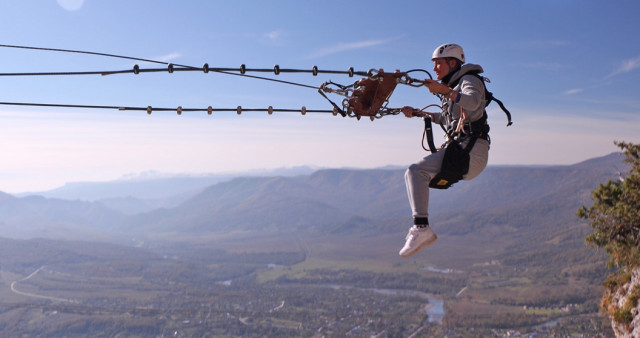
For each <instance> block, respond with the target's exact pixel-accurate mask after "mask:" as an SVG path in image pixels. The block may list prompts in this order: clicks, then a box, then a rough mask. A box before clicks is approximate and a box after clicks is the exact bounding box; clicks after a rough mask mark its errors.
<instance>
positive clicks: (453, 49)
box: [431, 43, 464, 63]
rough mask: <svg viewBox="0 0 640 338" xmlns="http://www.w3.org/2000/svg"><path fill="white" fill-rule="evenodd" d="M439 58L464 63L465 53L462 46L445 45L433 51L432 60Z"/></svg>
mask: <svg viewBox="0 0 640 338" xmlns="http://www.w3.org/2000/svg"><path fill="white" fill-rule="evenodd" d="M437 58H454V59H457V60H458V61H460V62H462V63H464V51H463V50H462V47H460V45H456V44H455V43H445V44H444V45H441V46H439V47H438V48H436V50H434V51H433V55H432V56H431V60H433V59H437Z"/></svg>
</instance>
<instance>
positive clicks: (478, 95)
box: [433, 64, 485, 129]
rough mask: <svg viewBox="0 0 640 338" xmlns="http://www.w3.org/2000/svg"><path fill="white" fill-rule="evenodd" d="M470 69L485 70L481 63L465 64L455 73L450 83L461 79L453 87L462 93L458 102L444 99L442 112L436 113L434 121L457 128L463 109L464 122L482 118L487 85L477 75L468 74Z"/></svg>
mask: <svg viewBox="0 0 640 338" xmlns="http://www.w3.org/2000/svg"><path fill="white" fill-rule="evenodd" d="M469 71H479V72H480V73H482V72H483V69H482V67H481V66H480V65H474V64H465V65H462V67H461V68H460V70H458V71H457V72H456V73H454V74H453V76H452V77H451V79H450V80H449V83H447V85H449V86H450V85H451V84H452V83H455V82H456V81H457V80H458V79H460V81H459V82H458V84H457V85H456V86H455V87H453V90H454V91H457V92H459V93H460V98H459V99H458V102H453V100H449V99H447V98H443V100H442V113H440V114H434V116H433V121H434V122H435V123H439V124H443V125H444V126H445V127H447V128H451V129H455V128H456V127H457V125H458V121H459V120H460V115H461V110H464V113H465V115H466V119H465V120H464V121H463V123H465V124H467V123H470V122H474V121H477V120H479V119H481V118H482V116H483V114H484V108H485V97H484V96H485V87H484V83H483V81H482V80H480V79H479V78H478V77H477V76H474V75H470V74H467V73H468V72H469Z"/></svg>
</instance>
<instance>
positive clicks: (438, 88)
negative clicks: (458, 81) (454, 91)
mask: <svg viewBox="0 0 640 338" xmlns="http://www.w3.org/2000/svg"><path fill="white" fill-rule="evenodd" d="M424 85H425V86H426V87H427V88H428V89H429V91H430V92H432V93H433V94H441V95H446V94H448V93H450V92H451V88H449V87H448V86H446V85H443V84H442V83H440V82H438V81H436V80H424Z"/></svg>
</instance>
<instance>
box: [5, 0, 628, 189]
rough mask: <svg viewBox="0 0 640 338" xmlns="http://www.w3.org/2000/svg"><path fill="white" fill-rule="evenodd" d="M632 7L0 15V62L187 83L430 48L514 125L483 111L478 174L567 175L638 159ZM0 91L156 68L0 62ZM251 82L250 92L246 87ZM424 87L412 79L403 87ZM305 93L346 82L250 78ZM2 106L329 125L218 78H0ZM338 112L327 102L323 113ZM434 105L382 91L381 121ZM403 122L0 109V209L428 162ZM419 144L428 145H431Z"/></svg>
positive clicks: (419, 65)
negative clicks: (482, 84)
mask: <svg viewBox="0 0 640 338" xmlns="http://www.w3.org/2000/svg"><path fill="white" fill-rule="evenodd" d="M639 15H640V2H637V1H606V2H605V1H590V0H575V1H569V0H566V1H562V0H561V1H544V0H542V1H502V0H496V1H474V0H460V1H456V2H448V1H438V2H435V1H393V2H391V1H380V0H369V1H331V0H328V1H322V2H320V1H258V0H255V1H215V0H192V1H189V0H184V1H159V0H140V1H130V0H126V1H125V0H109V1H106V0H102V1H99V0H57V1H56V0H41V1H37V2H36V1H3V2H0V31H2V32H3V34H2V38H0V44H2V45H19V46H32V47H45V48H58V49H70V50H82V51H91V52H98V53H107V54H117V55H124V56H129V57H135V58H142V59H148V60H156V61H161V62H172V63H175V64H181V65H189V66H196V67H200V66H202V65H203V64H204V63H205V62H206V63H208V64H209V65H210V66H211V67H233V68H238V67H240V65H241V64H246V66H247V67H248V68H272V67H274V65H279V66H280V67H282V68H300V69H311V68H312V67H313V66H317V67H318V68H319V69H326V70H347V69H348V68H349V67H353V68H354V69H355V70H357V71H367V70H369V69H384V70H386V71H393V70H396V69H398V70H401V71H408V70H412V69H425V70H428V71H429V72H431V73H432V74H433V72H432V67H433V65H432V62H431V61H430V59H431V53H432V52H433V50H434V49H435V48H436V47H437V46H439V45H440V44H443V43H458V44H460V45H461V46H462V47H463V48H464V50H465V54H466V57H467V62H468V63H473V64H479V65H481V66H482V67H483V68H484V70H485V73H484V75H485V76H486V77H488V78H489V79H490V80H491V83H490V84H489V85H488V87H489V90H490V91H492V92H493V93H494V95H495V96H496V97H497V98H499V99H501V100H502V101H503V102H504V103H505V105H506V106H507V108H508V109H509V110H510V111H511V113H512V115H513V120H514V124H513V125H512V126H510V127H506V122H507V121H506V118H505V116H504V114H503V113H502V111H501V110H500V109H499V108H498V106H497V105H496V104H492V105H490V106H489V107H488V113H489V121H490V124H491V139H492V144H491V151H490V159H489V165H568V164H574V163H578V162H581V161H584V160H587V159H590V158H594V157H599V156H604V155H607V154H609V153H611V152H614V151H618V150H619V149H618V148H617V147H616V146H615V145H614V141H627V142H633V143H640V95H638V90H639V89H640V84H639V82H638V81H637V80H636V79H637V77H638V76H639V75H640V38H639V37H638V33H639V32H640V21H638V20H637V17H638V16H639ZM0 60H2V62H0V73H2V74H6V73H22V72H65V71H104V70H123V69H131V68H132V67H133V65H134V64H139V66H140V67H141V68H157V67H164V66H162V65H158V64H153V63H149V62H140V61H133V60H127V59H122V58H112V57H104V56H96V55H86V54H72V53H60V52H51V51H37V50H26V49H15V48H6V47H0ZM258 75H265V74H258ZM420 75H422V77H424V76H425V74H424V73H416V77H420ZM265 76H270V77H275V78H277V79H281V80H285V81H291V82H296V83H302V84H305V85H308V86H312V87H318V86H320V85H321V84H322V83H324V82H326V81H333V82H336V83H340V84H344V85H350V84H352V83H354V82H355V81H356V80H358V79H359V78H360V77H357V76H356V77H355V78H350V77H348V76H347V75H337V74H332V75H318V76H313V75H311V74H295V75H294V74H280V75H277V76H276V75H273V74H266V75H265ZM0 81H2V87H1V88H2V98H0V101H1V102H25V103H53V104H77V105H106V106H132V107H146V106H153V107H170V108H173V107H176V108H177V107H178V106H182V107H185V108H206V107H207V106H213V107H216V108H234V107H237V106H242V107H245V108H267V107H268V106H272V107H274V108H282V109H301V107H303V106H304V107H306V108H307V109H331V106H330V104H329V103H328V102H327V101H326V100H324V99H323V98H322V97H321V96H320V95H319V94H318V93H317V90H315V89H313V88H308V87H301V86H293V85H287V84H282V83H275V82H270V81H264V80H259V79H252V78H244V77H238V76H231V75H226V74H220V73H213V72H210V73H207V74H205V73H203V72H202V73H201V72H174V73H168V72H166V73H165V72H162V73H142V74H138V75H134V74H130V73H129V74H119V75H108V76H101V75H83V76H1V77H0ZM331 98H332V99H333V100H334V101H336V102H340V101H341V97H340V96H332V97H331ZM435 103H438V101H437V98H436V97H435V96H433V95H431V94H429V93H428V92H427V90H426V88H425V87H422V88H414V87H409V86H404V85H399V86H398V87H397V88H396V90H395V91H394V93H393V95H392V96H391V98H390V100H389V107H397V108H399V107H402V106H405V105H411V106H414V107H424V106H427V105H429V104H435ZM422 128H423V122H422V120H421V119H419V118H413V119H409V118H406V117H404V116H386V117H384V118H382V119H377V120H375V121H370V120H369V119H366V118H363V119H361V120H357V119H354V118H343V117H340V116H333V115H332V114H311V113H308V114H306V115H302V114H300V113H289V112H284V113H274V114H273V115H268V114H267V113H264V112H244V113H242V114H241V115H238V114H236V113H235V112H220V113H214V114H213V115H211V116H208V115H207V114H206V113H205V112H184V113H183V114H182V115H178V114H177V113H176V112H153V113H152V114H151V115H147V114H146V112H140V111H118V110H115V109H112V110H105V109H79V108H53V107H25V106H15V105H0V191H3V192H7V193H21V192H28V191H44V190H49V189H54V188H57V187H60V186H62V185H64V184H65V183H68V182H79V181H109V180H116V179H120V178H122V177H125V176H126V177H136V176H137V175H142V174H143V173H148V172H157V173H164V174H193V175H201V174H208V173H229V172H244V171H251V170H262V169H275V168H286V167H294V166H313V167H318V168H324V167H332V168H336V167H350V168H375V167H382V166H388V165H392V166H408V165H410V164H411V163H413V162H415V161H417V160H418V159H420V158H422V157H424V156H426V155H427V153H426V152H425V151H424V150H423V149H422V146H421V137H422ZM434 136H435V138H436V143H439V142H440V140H443V135H442V134H441V133H439V128H437V129H435V135H434Z"/></svg>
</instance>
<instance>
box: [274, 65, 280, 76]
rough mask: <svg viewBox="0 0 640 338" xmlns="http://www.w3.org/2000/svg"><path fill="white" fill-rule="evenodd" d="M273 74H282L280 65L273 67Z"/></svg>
mask: <svg viewBox="0 0 640 338" xmlns="http://www.w3.org/2000/svg"><path fill="white" fill-rule="evenodd" d="M273 73H274V74H276V75H278V74H280V66H278V65H275V66H273Z"/></svg>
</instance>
